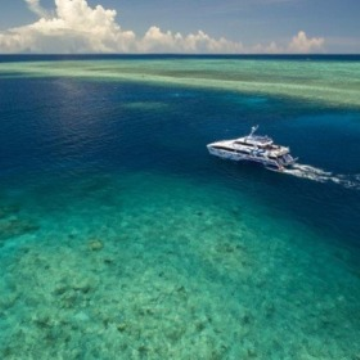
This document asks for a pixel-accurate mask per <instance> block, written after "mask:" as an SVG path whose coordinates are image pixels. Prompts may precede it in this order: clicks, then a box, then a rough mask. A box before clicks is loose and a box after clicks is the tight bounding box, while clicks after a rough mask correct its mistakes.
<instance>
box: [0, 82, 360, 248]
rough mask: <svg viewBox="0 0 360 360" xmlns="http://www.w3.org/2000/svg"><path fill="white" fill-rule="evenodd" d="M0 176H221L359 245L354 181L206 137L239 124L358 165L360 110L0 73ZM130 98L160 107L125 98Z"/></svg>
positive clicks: (312, 153)
mask: <svg viewBox="0 0 360 360" xmlns="http://www.w3.org/2000/svg"><path fill="white" fill-rule="evenodd" d="M1 84H2V86H1V88H0V98H1V110H0V111H1V114H0V116H1V122H2V130H1V133H0V153H1V157H0V169H1V170H0V174H1V181H2V182H3V183H4V182H5V183H6V182H7V181H11V182H13V181H19V186H20V184H21V183H22V182H31V181H34V182H36V181H39V180H38V179H39V177H40V178H42V177H46V175H47V174H52V175H54V174H58V175H59V176H62V177H66V176H83V171H94V170H95V171H99V172H101V171H104V172H107V171H110V172H111V171H116V170H117V169H119V168H121V169H124V171H133V170H135V169H147V170H148V171H156V172H163V173H169V174H172V173H175V174H180V175H181V176H185V177H189V178H201V179H203V180H206V181H214V182H221V183H224V186H230V187H234V188H236V189H238V190H239V191H246V192H249V193H251V194H253V196H255V197H259V198H261V199H262V201H265V202H266V203H269V204H271V206H272V207H273V208H276V209H277V210H278V211H280V213H281V214H283V215H284V216H294V217H295V218H296V219H299V220H300V221H304V222H306V223H307V224H308V225H310V226H312V227H315V228H317V229H318V230H319V231H321V232H323V233H324V234H332V235H335V236H336V238H338V239H339V241H341V242H344V243H346V244H351V245H353V246H360V238H359V235H358V233H359V230H360V225H359V224H360V201H359V200H360V191H359V190H357V189H347V188H345V187H343V186H339V185H336V184H332V183H330V184H321V183H317V182H314V181H308V180H304V179H298V178H292V177H291V176H284V175H281V174H273V173H271V172H268V171H266V170H264V169H262V168H259V167H257V166H253V165H249V164H246V165H245V164H232V163H228V162H223V161H221V160H220V161H219V160H218V159H214V158H211V157H209V156H208V154H207V152H206V148H205V145H206V144H207V143H209V142H211V141H214V140H216V139H221V138H227V137H228V138H229V137H230V138H231V137H234V136H238V135H241V134H244V133H247V132H248V129H250V127H251V126H252V125H253V124H259V125H260V129H261V132H262V133H265V134H268V135H271V136H272V137H274V138H275V140H276V141H277V142H279V143H281V144H286V145H289V146H290V147H291V149H292V153H293V154H294V155H295V156H298V157H300V160H301V162H303V163H305V164H310V165H312V166H315V167H319V168H322V169H324V170H326V171H331V172H332V173H334V174H342V175H345V176H346V178H348V179H353V178H354V177H355V176H356V175H358V174H360V162H359V154H360V142H359V141H358V139H359V138H360V112H356V111H354V110H353V109H352V110H351V111H349V112H347V111H346V110H344V109H340V110H334V109H333V108H332V109H329V108H326V107H324V106H319V107H315V106H314V105H311V106H309V107H307V106H304V105H303V104H296V102H295V101H284V100H278V99H272V98H264V97H252V96H245V95H243V96H239V95H238V94H233V93H224V92H216V91H203V90H194V89H191V90H184V89H178V88H171V87H170V88H169V87H167V88H161V87H154V86H148V85H134V84H108V83H101V82H88V81H81V80H70V79H63V78H62V79H2V80H1ZM133 102H135V103H136V102H144V103H146V102H150V103H153V102H155V103H162V104H166V107H165V108H164V109H161V108H160V109H158V110H156V109H155V110H150V111H147V109H146V107H145V108H144V109H141V108H138V109H136V108H131V107H130V108H126V106H125V105H126V104H128V103H133Z"/></svg>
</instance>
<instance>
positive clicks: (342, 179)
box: [283, 164, 360, 190]
mask: <svg viewBox="0 0 360 360" xmlns="http://www.w3.org/2000/svg"><path fill="white" fill-rule="evenodd" d="M283 172H284V173H285V174H289V175H293V176H297V177H300V178H303V179H309V180H313V181H317V182H321V183H327V182H332V183H335V184H338V185H341V186H344V187H346V188H349V189H356V190H360V174H357V175H353V176H347V175H340V174H338V175H337V174H333V173H332V172H328V171H325V170H323V169H320V168H316V167H313V166H311V165H305V164H294V166H293V167H292V168H291V169H285V170H284V171H283Z"/></svg>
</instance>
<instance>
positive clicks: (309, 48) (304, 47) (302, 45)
mask: <svg viewBox="0 0 360 360" xmlns="http://www.w3.org/2000/svg"><path fill="white" fill-rule="evenodd" d="M324 42H325V40H324V39H323V38H311V39H309V38H308V37H307V36H306V34H305V32H304V31H299V33H298V34H297V35H296V36H294V37H293V38H292V40H291V42H290V44H289V52H292V53H309V52H313V51H321V50H322V48H323V46H324Z"/></svg>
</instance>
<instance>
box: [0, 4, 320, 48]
mask: <svg viewBox="0 0 360 360" xmlns="http://www.w3.org/2000/svg"><path fill="white" fill-rule="evenodd" d="M24 1H25V2H26V3H27V5H28V6H29V8H30V9H31V10H32V11H33V12H35V13H36V14H37V15H38V16H39V20H38V21H36V22H35V23H33V24H30V25H26V26H22V27H18V28H13V29H9V30H8V31H5V32H0V53H19V52H34V53H103V52H108V53H251V52H257V53H277V52H284V50H283V49H284V47H281V46H279V45H277V44H276V43H275V42H273V43H271V44H269V45H265V46H263V45H257V46H255V47H252V48H246V47H244V45H243V44H242V43H241V42H234V41H230V40H227V39H225V38H220V39H214V38H212V37H210V36H209V35H208V34H206V33H205V32H203V31H201V30H200V31H198V32H197V33H190V34H187V35H183V34H180V33H173V32H171V31H166V32H164V31H162V30H161V29H160V28H159V27H157V26H152V27H150V28H149V30H148V31H147V32H146V33H145V35H144V36H143V37H137V36H136V35H135V33H134V32H133V31H131V30H128V31H124V30H123V29H122V28H121V26H120V25H119V24H118V23H117V22H116V15H117V13H116V11H115V10H107V9H104V8H103V7H102V6H101V5H97V6H96V7H94V8H92V7H91V6H89V4H88V3H87V0H55V11H54V12H53V13H51V12H49V11H47V10H46V9H44V8H43V7H42V6H41V5H40V0H24ZM51 14H52V15H51ZM323 43H324V40H323V39H318V38H313V39H308V38H307V37H306V34H305V33H304V32H303V31H301V32H299V34H298V35H297V36H295V37H294V38H293V39H292V41H291V43H290V44H289V46H288V47H285V49H286V51H289V52H310V51H312V50H314V49H315V50H319V49H321V47H322V46H323Z"/></svg>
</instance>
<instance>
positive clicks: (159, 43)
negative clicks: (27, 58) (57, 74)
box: [0, 0, 360, 54]
mask: <svg viewBox="0 0 360 360" xmlns="http://www.w3.org/2000/svg"><path fill="white" fill-rule="evenodd" d="M359 18H360V0H197V1H196V0H192V1H191V0H182V1H169V0H0V53H1V54H6V53H65V54H66V53H190V54H192V53H194V54H198V53H204V54H207V53H210V54H211V53H225V54H227V53H229V54H244V53H250V54H253V53H260V54H263V53H286V54H288V53H290V54H292V53H325V54H327V53H357V54H359V53H360V19H359Z"/></svg>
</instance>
